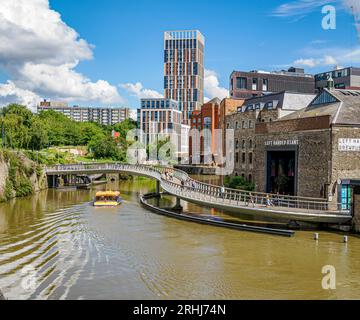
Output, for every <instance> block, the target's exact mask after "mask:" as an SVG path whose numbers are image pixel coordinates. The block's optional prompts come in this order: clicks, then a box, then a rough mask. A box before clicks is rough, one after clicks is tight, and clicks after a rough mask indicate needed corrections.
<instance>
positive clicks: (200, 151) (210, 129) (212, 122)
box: [189, 98, 222, 164]
mask: <svg viewBox="0 0 360 320" xmlns="http://www.w3.org/2000/svg"><path fill="white" fill-rule="evenodd" d="M220 103H221V101H220V99H218V98H214V99H212V100H210V101H209V102H207V103H205V104H204V105H203V106H202V107H201V110H197V111H193V112H192V114H191V126H190V127H191V132H190V136H189V159H190V163H191V164H214V163H215V162H216V160H217V159H218V158H219V157H221V156H222V152H221V149H220V147H221V145H222V144H221V135H220V134H219V131H220ZM217 130H218V131H217Z"/></svg>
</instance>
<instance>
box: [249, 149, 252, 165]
mask: <svg viewBox="0 0 360 320" xmlns="http://www.w3.org/2000/svg"><path fill="white" fill-rule="evenodd" d="M249 163H250V164H252V163H253V154H252V152H250V153H249Z"/></svg>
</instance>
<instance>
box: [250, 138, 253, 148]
mask: <svg viewBox="0 0 360 320" xmlns="http://www.w3.org/2000/svg"><path fill="white" fill-rule="evenodd" d="M252 147H253V141H252V140H251V139H250V140H249V149H252Z"/></svg>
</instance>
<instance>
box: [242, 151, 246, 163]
mask: <svg viewBox="0 0 360 320" xmlns="http://www.w3.org/2000/svg"><path fill="white" fill-rule="evenodd" d="M245 162H246V153H245V152H243V154H242V163H245Z"/></svg>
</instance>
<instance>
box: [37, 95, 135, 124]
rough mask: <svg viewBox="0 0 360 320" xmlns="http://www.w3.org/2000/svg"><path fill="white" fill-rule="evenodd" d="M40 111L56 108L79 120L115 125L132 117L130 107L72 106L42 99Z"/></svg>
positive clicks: (55, 109) (57, 110)
mask: <svg viewBox="0 0 360 320" xmlns="http://www.w3.org/2000/svg"><path fill="white" fill-rule="evenodd" d="M37 110H38V112H40V111H47V110H54V111H56V112H60V113H62V114H64V115H65V116H67V117H68V118H70V119H72V120H74V121H77V122H97V123H99V124H101V125H105V126H108V125H114V124H116V123H119V122H122V121H124V120H126V119H128V118H129V117H130V110H129V108H118V107H112V108H103V107H99V108H97V107H79V106H74V107H70V106H68V104H67V103H66V102H57V101H46V100H44V101H42V102H40V105H39V106H38V108H37Z"/></svg>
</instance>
